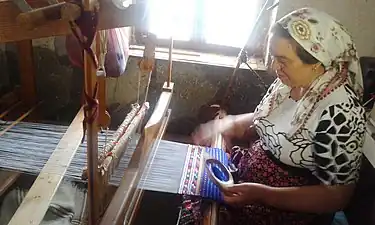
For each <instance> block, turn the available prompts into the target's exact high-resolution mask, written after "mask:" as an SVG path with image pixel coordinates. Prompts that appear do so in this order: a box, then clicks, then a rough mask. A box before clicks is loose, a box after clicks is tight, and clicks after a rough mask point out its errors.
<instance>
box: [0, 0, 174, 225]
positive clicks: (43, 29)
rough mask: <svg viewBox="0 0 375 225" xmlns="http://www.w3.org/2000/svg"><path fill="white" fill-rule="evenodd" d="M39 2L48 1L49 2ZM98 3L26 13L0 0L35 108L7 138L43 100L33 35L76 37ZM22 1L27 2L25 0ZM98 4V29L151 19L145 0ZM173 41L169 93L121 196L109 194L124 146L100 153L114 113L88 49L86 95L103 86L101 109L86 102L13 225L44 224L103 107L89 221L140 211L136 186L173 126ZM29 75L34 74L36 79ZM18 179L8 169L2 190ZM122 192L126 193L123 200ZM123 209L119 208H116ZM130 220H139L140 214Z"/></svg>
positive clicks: (91, 147)
mask: <svg viewBox="0 0 375 225" xmlns="http://www.w3.org/2000/svg"><path fill="white" fill-rule="evenodd" d="M37 3H38V2H37ZM39 3H41V5H45V4H43V2H39ZM34 4H35V3H34ZM97 4H98V2H96V1H93V0H84V1H82V4H81V6H82V10H83V11H81V8H77V4H72V3H68V2H61V3H57V4H54V5H50V6H46V7H42V8H38V9H36V10H31V11H26V12H25V11H24V12H21V11H20V9H22V8H23V7H20V8H18V7H17V5H16V4H15V3H13V2H11V1H8V0H5V1H4V0H1V1H0V42H3V43H4V42H14V41H17V42H18V43H19V44H18V46H19V50H20V53H24V54H23V55H26V56H28V57H21V60H20V64H21V73H22V75H21V77H22V78H24V79H22V81H21V84H22V90H23V91H24V93H22V97H23V98H22V99H23V100H24V101H25V102H26V103H27V104H28V105H30V106H31V109H30V110H28V111H27V113H25V114H23V115H21V116H20V117H19V118H18V119H17V120H15V122H14V123H12V124H11V125H10V126H9V127H8V128H7V129H5V130H3V131H1V133H0V135H2V134H4V133H5V132H6V131H7V130H8V129H10V128H12V127H13V126H14V125H16V124H17V123H18V122H20V121H22V120H23V119H24V118H26V117H27V116H28V115H29V114H30V113H31V112H32V111H33V110H34V109H35V108H36V106H34V105H35V104H36V102H37V100H36V93H35V92H36V91H35V85H34V84H35V77H33V74H29V73H33V71H34V68H33V64H32V44H31V40H32V39H35V38H41V37H48V36H56V35H66V34H69V33H70V32H71V27H70V26H69V22H70V21H74V20H76V19H78V18H79V17H80V16H81V13H82V12H90V11H94V10H97V9H98V8H97V6H98V5H97ZM36 5H38V4H36ZM18 6H20V5H19V1H18ZM21 6H22V4H21ZM38 6H40V5H38ZM99 6H100V8H99V14H100V16H99V22H98V29H110V28H116V27H124V26H140V27H142V25H143V24H142V23H143V20H142V18H144V17H143V16H144V4H133V5H130V7H128V8H126V9H124V10H122V9H119V8H116V7H115V6H114V4H112V2H109V1H104V0H103V1H100V2H99ZM99 43H100V35H96V38H95V41H94V42H93V44H92V45H91V49H93V50H94V53H95V54H97V55H98V54H99V51H100V49H99V48H100V44H99ZM172 46H173V45H172V40H171V47H170V54H169V55H170V60H169V63H170V65H169V66H170V73H169V77H168V80H167V82H166V83H165V85H164V87H163V91H162V93H161V95H160V98H159V101H158V102H157V105H156V107H155V110H154V112H153V114H152V115H151V117H150V119H149V121H148V122H147V123H146V126H145V127H144V129H143V131H142V135H141V139H140V141H139V142H138V146H137V149H136V151H135V153H134V154H133V157H132V159H131V162H130V165H129V166H128V168H127V169H126V171H125V172H124V176H123V181H122V182H121V185H120V187H119V188H118V190H117V192H116V194H115V198H113V200H114V201H112V202H111V201H110V200H111V196H110V193H111V191H112V190H111V189H110V187H109V185H108V177H109V176H110V175H111V173H112V172H113V168H114V167H116V166H117V163H118V160H116V156H121V154H122V152H121V148H120V147H117V148H115V147H114V149H108V152H110V153H111V154H110V155H109V154H108V155H104V156H102V155H101V156H99V155H98V145H97V141H98V140H97V138H98V131H99V127H104V128H105V127H106V126H108V122H109V121H108V115H107V114H106V111H105V106H106V105H105V79H102V78H98V77H97V72H98V71H97V68H96V67H95V64H94V61H93V60H92V58H90V55H89V53H87V51H85V53H84V77H85V79H84V83H85V92H86V94H87V95H88V96H93V99H95V94H96V93H95V92H96V87H97V84H98V89H99V91H98V92H99V96H98V106H97V107H96V108H94V107H90V106H89V104H86V106H85V107H82V108H81V109H80V110H79V112H78V113H77V115H76V117H75V118H74V120H73V121H72V123H71V124H70V126H69V128H68V130H67V131H66V133H65V135H64V136H63V137H62V139H61V140H60V142H59V144H58V145H57V147H56V149H55V150H54V152H53V154H52V155H51V156H50V158H49V160H48V161H47V163H46V164H45V166H44V168H43V169H42V171H41V172H40V174H39V176H38V177H37V179H36V180H35V182H34V184H33V186H32V187H31V189H30V190H29V192H28V194H27V196H26V197H25V199H24V201H23V202H22V204H21V205H20V207H19V208H18V209H17V211H16V213H15V214H14V216H13V218H12V220H11V221H10V223H9V224H17V225H19V224H23V225H27V224H39V223H40V222H41V221H42V219H43V217H44V215H45V213H46V211H47V209H48V206H49V204H50V202H51V200H52V197H53V196H54V194H55V192H56V190H57V188H58V186H59V184H60V182H61V180H62V178H63V177H64V174H65V172H66V167H67V166H68V165H69V164H70V162H71V160H72V157H73V155H74V154H75V152H76V149H77V148H78V146H79V145H80V143H81V140H82V137H83V136H84V130H83V129H82V123H83V121H84V120H85V118H95V117H93V115H94V114H95V110H98V114H99V115H98V117H97V118H95V119H93V120H92V121H90V122H86V127H87V128H86V134H87V135H86V139H87V164H88V168H87V170H86V171H85V174H86V175H87V180H88V209H87V210H88V223H89V224H99V223H100V224H120V223H121V224H122V223H123V221H124V219H125V218H124V216H125V215H129V212H131V211H133V210H132V209H135V208H136V206H137V204H138V203H139V200H140V198H141V197H142V191H140V190H135V189H136V185H137V183H138V182H139V179H140V175H141V174H142V172H143V169H144V168H145V162H147V158H148V156H149V154H150V149H151V148H152V146H154V145H155V144H157V142H158V141H157V140H160V139H161V137H162V136H163V134H164V131H165V128H166V125H167V123H168V119H169V115H170V110H168V108H169V103H170V100H171V97H172V92H173V83H172V82H171V68H172V60H171V56H172V55H171V51H172ZM26 53H27V54H26ZM151 53H152V51H151ZM152 57H153V55H147V56H145V58H144V59H143V60H144V62H143V63H142V65H143V67H142V68H141V69H142V70H143V72H149V73H150V72H151V70H152V66H153V60H152ZM22 59H23V60H22ZM145 64H146V66H145ZM147 64H151V66H150V65H149V66H147ZM145 68H146V69H145ZM29 71H30V72H29ZM25 73H26V74H27V77H26V76H25V75H24V74H25ZM30 78H32V79H31V80H30ZM87 101H88V100H87ZM87 101H86V103H87ZM16 104H19V103H16ZM14 107H15V106H12V107H11V108H10V109H9V110H6V111H5V112H4V113H2V114H1V118H3V117H4V116H5V115H6V114H9V112H10V111H11V110H12V109H13V108H14ZM147 108H148V106H147V103H144V104H143V105H142V106H138V107H135V108H133V111H132V112H131V113H130V114H129V115H130V120H125V121H124V123H126V124H123V125H124V126H125V127H126V129H130V128H131V129H133V130H135V129H136V128H137V127H138V125H139V124H140V123H141V121H142V118H143V116H144V114H145V112H146V111H147ZM129 115H128V116H129ZM124 133H125V131H124ZM124 133H123V134H120V135H118V140H117V141H118V142H119V145H121V144H122V146H123V145H125V144H126V141H124V140H127V137H122V136H121V135H125V134H124ZM125 136H126V135H125ZM112 150H113V151H112ZM18 176H19V173H8V174H7V176H6V177H5V178H6V179H5V182H2V183H0V191H1V193H4V192H5V190H6V189H7V188H8V187H9V186H10V185H11V184H12V183H13V182H14V181H15V180H16V179H17V177H18ZM118 195H120V196H121V197H120V198H116V197H117V196H118ZM133 198H135V199H136V201H131V199H133ZM108 205H109V207H108V209H107V210H106V206H108ZM114 206H115V207H116V208H115V209H113V207H114ZM117 206H119V207H118V208H117ZM125 206H126V207H125ZM103 213H104V217H103V219H102V221H101V222H100V217H101V215H103ZM131 217H133V214H132V215H131Z"/></svg>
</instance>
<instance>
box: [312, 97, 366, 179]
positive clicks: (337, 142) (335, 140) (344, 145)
mask: <svg viewBox="0 0 375 225" xmlns="http://www.w3.org/2000/svg"><path fill="white" fill-rule="evenodd" d="M364 138H365V111H364V109H363V108H362V107H361V106H360V105H359V103H358V102H357V101H353V99H351V101H349V102H345V103H339V104H335V105H331V106H329V107H327V108H326V109H325V110H324V111H323V113H322V114H321V117H320V120H319V123H318V126H317V128H316V130H315V136H314V147H313V154H312V155H313V158H314V160H315V170H314V174H315V176H316V177H317V178H318V179H319V180H320V181H321V182H322V183H323V184H325V185H336V184H350V183H355V182H356V181H357V180H358V173H359V168H360V165H361V158H362V146H363V143H364Z"/></svg>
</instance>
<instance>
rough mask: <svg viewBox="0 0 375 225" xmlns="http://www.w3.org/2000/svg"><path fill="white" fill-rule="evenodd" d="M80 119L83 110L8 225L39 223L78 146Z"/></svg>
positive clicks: (81, 133) (79, 140) (81, 132)
mask: <svg viewBox="0 0 375 225" xmlns="http://www.w3.org/2000/svg"><path fill="white" fill-rule="evenodd" d="M83 118H84V114H83V109H81V110H80V111H79V112H78V114H77V115H76V117H75V118H74V120H73V122H72V123H71V124H70V126H69V127H68V130H67V131H66V133H65V134H64V136H63V137H62V138H61V140H60V142H59V143H58V145H57V147H56V149H55V150H54V151H53V153H52V155H51V156H50V158H49V159H48V161H47V163H46V164H45V165H44V167H43V169H42V171H40V174H39V176H38V177H37V178H36V180H35V182H34V184H33V186H32V187H31V188H30V190H29V192H28V193H27V195H26V197H25V199H24V200H23V201H22V203H21V205H20V206H19V207H18V209H17V211H16V213H15V214H14V216H13V217H12V219H11V221H10V222H9V224H8V225H20V224H22V225H39V224H40V222H41V221H42V219H43V217H44V215H45V214H46V212H47V209H48V207H49V205H50V203H51V200H52V198H53V196H54V195H55V192H56V190H57V188H58V187H59V185H60V182H61V180H62V179H63V177H64V174H65V172H66V170H67V168H68V166H69V164H70V162H71V160H72V158H73V156H74V154H75V153H76V150H77V149H78V146H79V145H80V144H81V140H82V135H83V129H82V121H83Z"/></svg>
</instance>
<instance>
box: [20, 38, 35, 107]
mask: <svg viewBox="0 0 375 225" xmlns="http://www.w3.org/2000/svg"><path fill="white" fill-rule="evenodd" d="M17 48H18V61H19V69H20V75H21V99H22V101H23V102H24V103H25V104H26V105H27V106H33V105H35V104H36V102H37V96H36V81H35V66H34V57H33V45H32V40H24V41H19V42H17Z"/></svg>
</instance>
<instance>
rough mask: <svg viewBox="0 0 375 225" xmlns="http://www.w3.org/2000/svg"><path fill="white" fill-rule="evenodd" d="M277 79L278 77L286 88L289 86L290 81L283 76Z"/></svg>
mask: <svg viewBox="0 0 375 225" xmlns="http://www.w3.org/2000/svg"><path fill="white" fill-rule="evenodd" d="M278 77H279V79H280V81H281V83H283V84H284V85H286V86H289V85H290V81H289V79H288V78H287V77H285V76H278Z"/></svg>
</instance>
